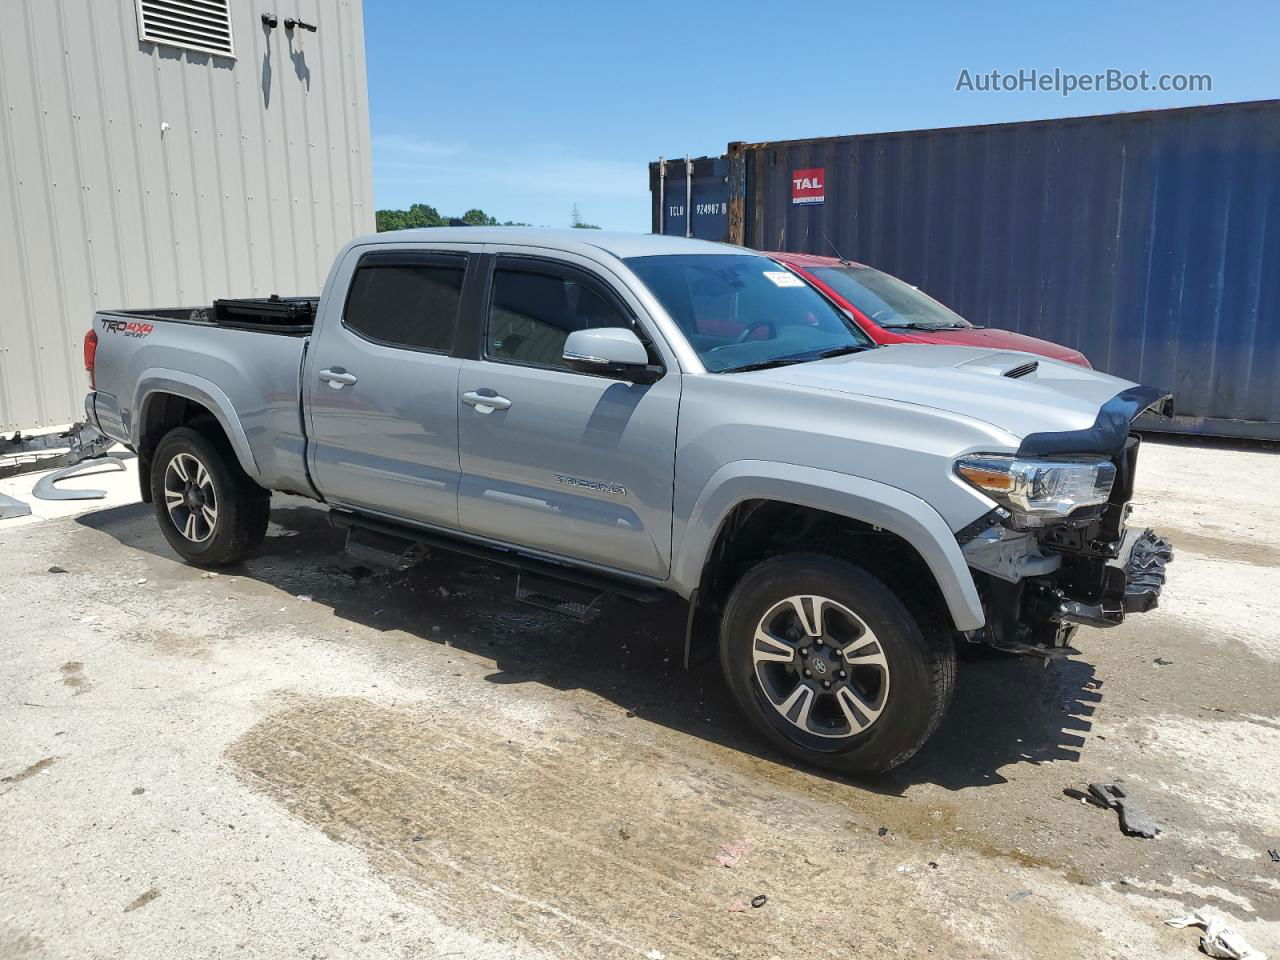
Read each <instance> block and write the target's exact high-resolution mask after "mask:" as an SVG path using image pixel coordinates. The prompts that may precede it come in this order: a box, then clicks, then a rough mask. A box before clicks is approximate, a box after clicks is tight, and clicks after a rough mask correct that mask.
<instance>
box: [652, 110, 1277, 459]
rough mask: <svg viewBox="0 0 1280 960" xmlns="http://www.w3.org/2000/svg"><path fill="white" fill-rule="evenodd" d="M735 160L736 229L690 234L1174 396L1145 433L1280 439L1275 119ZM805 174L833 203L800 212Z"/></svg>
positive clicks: (962, 137)
mask: <svg viewBox="0 0 1280 960" xmlns="http://www.w3.org/2000/svg"><path fill="white" fill-rule="evenodd" d="M724 159H725V162H726V166H725V191H726V197H725V201H726V209H727V217H726V221H725V224H724V227H723V229H721V228H720V227H719V225H717V224H708V227H709V229H708V230H707V231H706V232H700V231H699V230H698V227H700V226H701V223H700V222H699V221H698V220H697V218H695V219H694V222H693V226H694V232H693V235H695V236H701V237H704V238H706V239H716V240H722V239H723V240H728V241H730V242H735V243H744V244H746V245H747V246H751V247H755V248H757V249H763V250H786V251H790V252H802V253H818V254H830V253H831V251H832V247H833V246H834V247H835V248H837V249H839V250H840V251H841V253H842V254H843V255H844V256H847V257H849V258H851V259H854V260H859V261H862V262H864V263H869V264H872V265H873V266H876V267H879V268H880V269H882V270H886V271H888V272H889V273H892V274H895V275H897V276H900V277H902V278H903V279H905V280H907V281H908V282H910V283H913V284H915V285H916V286H919V287H920V288H921V289H923V290H925V291H927V292H929V293H930V294H932V295H933V296H935V297H937V298H938V299H939V300H942V301H943V302H945V303H947V304H949V305H950V306H952V307H954V308H955V309H956V310H958V311H959V312H960V313H961V314H963V315H964V316H966V317H968V318H969V319H970V320H972V321H973V322H975V323H979V324H985V325H989V326H994V327H1003V328H1006V329H1010V330H1017V331H1020V332H1022V333H1027V334H1030V335H1032V336H1037V337H1042V338H1044V339H1046V340H1052V341H1055V342H1058V343H1063V344H1067V345H1069V346H1072V347H1075V348H1077V349H1080V350H1082V351H1084V353H1085V354H1086V355H1087V356H1088V357H1089V358H1090V360H1091V361H1092V362H1093V363H1094V365H1095V366H1096V367H1098V368H1099V369H1102V370H1106V371H1109V372H1111V373H1114V374H1116V375H1118V376H1122V377H1126V378H1128V379H1131V380H1136V381H1139V382H1142V383H1149V384H1154V385H1157V386H1163V387H1168V388H1170V389H1172V390H1173V392H1174V395H1175V396H1174V413H1175V417H1174V418H1173V419H1172V420H1164V421H1160V422H1155V421H1154V420H1153V419H1152V418H1147V419H1146V420H1145V421H1144V425H1145V426H1148V427H1154V428H1162V429H1172V430H1176V431H1180V432H1198V433H1209V434H1219V435H1227V436H1251V437H1263V438H1269V439H1280V101H1276V100H1270V101H1259V102H1252V103H1240V104H1223V105H1216V106H1209V107H1192V108H1185V109H1175V110H1158V111H1150V112H1145V113H1129V114H1112V115H1107V116H1097V117H1077V118H1068V119H1060V120H1043V121H1034V122H1028V123H1010V124H996V125H990V126H978V127H956V128H944V129H938V130H922V131H908V132H898V133H882V134H869V135H861V136H850V137H835V138H826V139H818V140H800V141H790V142H778V143H756V144H742V143H734V144H730V145H729V150H728V153H727V156H726V157H725V158H724ZM801 170H809V171H812V170H818V171H821V177H822V181H823V191H822V193H823V197H822V202H819V203H814V202H803V203H802V202H795V201H796V196H795V195H794V188H793V182H792V181H793V174H794V173H795V172H796V171H801ZM651 179H652V178H651ZM696 182H697V176H696V175H695V183H696ZM681 183H682V184H683V180H682V181H681ZM656 223H657V222H656V220H655V226H656ZM668 226H669V224H668ZM667 232H673V231H671V230H669V229H668V230H667ZM679 232H683V230H681V231H679Z"/></svg>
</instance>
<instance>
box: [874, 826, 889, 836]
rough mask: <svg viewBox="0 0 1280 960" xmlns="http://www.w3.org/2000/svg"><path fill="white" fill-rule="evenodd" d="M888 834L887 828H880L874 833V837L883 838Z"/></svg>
mask: <svg viewBox="0 0 1280 960" xmlns="http://www.w3.org/2000/svg"><path fill="white" fill-rule="evenodd" d="M888 832H889V828H888V827H881V828H880V829H879V830H877V831H876V836H877V837H883V836H885V835H886V834H888Z"/></svg>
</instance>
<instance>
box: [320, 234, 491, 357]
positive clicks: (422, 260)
mask: <svg viewBox="0 0 1280 960" xmlns="http://www.w3.org/2000/svg"><path fill="white" fill-rule="evenodd" d="M466 272H467V258H466V257H465V256H464V255H461V254H438V253H418V252H414V251H397V252H387V253H371V254H366V255H365V256H364V257H362V258H361V259H360V262H359V263H358V264H357V265H356V270H355V273H354V274H353V275H352V278H351V288H350V290H349V291H348V294H347V303H346V307H345V309H344V310H343V316H342V322H343V324H344V325H345V326H346V327H347V328H348V329H349V330H351V331H352V332H354V333H356V334H357V335H358V336H361V337H363V338H365V339H366V340H372V341H373V342H375V343H380V344H383V345H385V346H391V347H403V348H407V349H410V350H421V351H426V352H428V353H449V352H450V351H451V350H452V349H453V344H454V339H455V337H456V336H457V331H458V311H459V307H460V306H461V302H462V282H463V279H464V277H465V276H466Z"/></svg>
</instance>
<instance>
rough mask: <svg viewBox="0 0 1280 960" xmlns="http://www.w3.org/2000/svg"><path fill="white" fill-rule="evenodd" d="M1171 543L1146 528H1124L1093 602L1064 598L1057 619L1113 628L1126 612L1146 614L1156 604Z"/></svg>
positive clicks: (1171, 555) (1171, 556) (1170, 550)
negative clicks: (1102, 586) (1101, 588)
mask: <svg viewBox="0 0 1280 960" xmlns="http://www.w3.org/2000/svg"><path fill="white" fill-rule="evenodd" d="M1172 559H1173V545H1172V544H1171V543H1170V542H1169V541H1168V540H1166V539H1165V538H1164V537H1160V536H1156V534H1155V532H1154V531H1153V530H1151V529H1150V528H1148V529H1146V530H1144V531H1143V532H1142V533H1135V531H1133V530H1126V531H1125V535H1124V539H1123V541H1122V543H1121V547H1120V550H1119V552H1118V555H1117V556H1116V557H1114V558H1113V559H1111V560H1108V561H1107V562H1106V568H1105V571H1104V574H1103V575H1104V577H1105V580H1106V587H1105V590H1104V594H1103V596H1102V598H1101V599H1100V600H1099V601H1098V602H1097V603H1082V602H1080V601H1079V600H1068V599H1064V600H1063V603H1062V611H1061V614H1060V619H1062V620H1064V621H1066V622H1068V623H1080V624H1085V625H1086V626H1090V627H1114V626H1116V625H1117V624H1119V623H1121V622H1122V621H1123V620H1124V616H1125V614H1126V613H1146V612H1147V611H1148V610H1154V609H1155V608H1156V606H1157V605H1158V604H1159V603H1160V591H1161V589H1163V587H1164V578H1165V564H1167V563H1168V562H1169V561H1170V560H1172Z"/></svg>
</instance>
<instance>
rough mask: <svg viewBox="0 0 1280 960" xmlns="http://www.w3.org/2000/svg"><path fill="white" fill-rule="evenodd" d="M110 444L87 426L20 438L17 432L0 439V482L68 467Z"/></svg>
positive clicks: (21, 436)
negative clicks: (0, 480)
mask: <svg viewBox="0 0 1280 960" xmlns="http://www.w3.org/2000/svg"><path fill="white" fill-rule="evenodd" d="M113 443H115V441H114V440H112V439H110V438H109V437H104V436H103V435H102V434H101V433H99V432H98V431H97V430H96V429H94V428H93V427H91V426H89V425H88V424H87V423H77V424H75V425H73V426H72V427H71V428H70V429H69V430H64V431H62V432H61V433H44V434H38V435H36V436H34V437H24V436H23V435H22V434H21V433H20V432H19V433H15V434H14V435H13V436H12V437H0V479H4V478H6V477H16V476H18V475H19V474H23V473H34V472H36V471H39V470H50V469H52V468H54V467H65V466H70V465H72V464H76V463H79V462H80V461H81V460H86V459H88V458H90V457H97V456H100V455H101V454H103V453H105V452H106V451H107V448H108V447H110V446H111V445H112V444H113Z"/></svg>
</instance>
